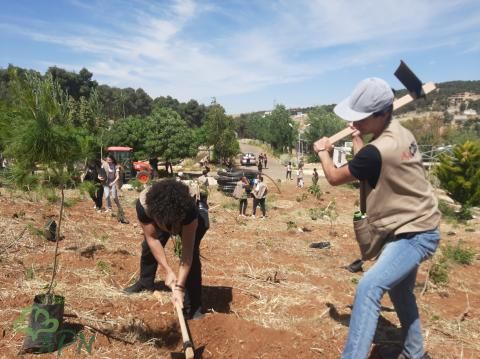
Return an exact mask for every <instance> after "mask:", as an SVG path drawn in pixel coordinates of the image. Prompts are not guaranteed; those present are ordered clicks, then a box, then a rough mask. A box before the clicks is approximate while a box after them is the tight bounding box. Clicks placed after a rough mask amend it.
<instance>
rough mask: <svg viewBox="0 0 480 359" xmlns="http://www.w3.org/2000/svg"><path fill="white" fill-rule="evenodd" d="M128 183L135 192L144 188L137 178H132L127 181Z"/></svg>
mask: <svg viewBox="0 0 480 359" xmlns="http://www.w3.org/2000/svg"><path fill="white" fill-rule="evenodd" d="M149 181H150V180H149ZM128 184H129V185H131V186H132V187H133V189H134V190H135V191H137V192H142V191H143V189H144V188H145V186H144V185H143V183H142V182H140V181H139V180H138V179H137V178H132V179H131V180H130V181H128Z"/></svg>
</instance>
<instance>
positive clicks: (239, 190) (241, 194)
mask: <svg viewBox="0 0 480 359" xmlns="http://www.w3.org/2000/svg"><path fill="white" fill-rule="evenodd" d="M267 192H268V187H267V185H266V184H265V183H264V182H263V176H262V175H261V174H258V175H257V177H256V178H255V179H254V180H253V181H252V183H250V182H249V181H248V179H247V177H242V178H241V179H240V180H239V181H238V182H237V185H236V186H235V190H234V191H233V197H234V198H236V199H238V201H239V216H241V217H246V216H247V207H248V198H249V197H252V198H253V204H252V205H253V210H252V218H255V216H256V214H257V207H258V206H260V209H261V211H262V217H261V218H265V217H266V216H267V212H266V206H265V201H266V198H267Z"/></svg>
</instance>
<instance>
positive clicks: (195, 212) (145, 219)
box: [136, 200, 198, 225]
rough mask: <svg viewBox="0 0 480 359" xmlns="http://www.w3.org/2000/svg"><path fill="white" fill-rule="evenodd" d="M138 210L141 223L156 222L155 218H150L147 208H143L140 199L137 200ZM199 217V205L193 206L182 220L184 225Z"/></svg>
mask: <svg viewBox="0 0 480 359" xmlns="http://www.w3.org/2000/svg"><path fill="white" fill-rule="evenodd" d="M136 210H137V218H138V220H139V221H140V222H141V223H143V224H149V223H155V222H154V220H153V219H152V218H150V217H149V216H148V215H147V213H146V212H145V208H143V206H142V204H141V203H140V200H137V205H136ZM197 217H198V208H197V206H193V207H192V210H191V211H190V212H189V213H187V216H186V217H185V220H184V221H183V222H182V225H187V224H189V223H191V222H192V221H193V220H194V219H196V218H197Z"/></svg>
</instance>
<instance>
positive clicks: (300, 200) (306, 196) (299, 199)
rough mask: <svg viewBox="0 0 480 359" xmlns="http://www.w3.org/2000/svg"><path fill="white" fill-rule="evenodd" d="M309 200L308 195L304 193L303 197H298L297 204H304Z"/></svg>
mask: <svg viewBox="0 0 480 359" xmlns="http://www.w3.org/2000/svg"><path fill="white" fill-rule="evenodd" d="M307 198H308V195H307V194H306V193H302V195H301V196H297V202H302V201H304V200H306V199H307Z"/></svg>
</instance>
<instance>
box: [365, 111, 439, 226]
mask: <svg viewBox="0 0 480 359" xmlns="http://www.w3.org/2000/svg"><path fill="white" fill-rule="evenodd" d="M370 144H371V145H374V146H375V147H376V148H377V149H378V150H379V151H380V155H381V158H382V169H381V172H380V176H379V178H378V182H377V185H376V187H375V188H374V189H372V188H371V187H370V186H368V184H367V185H366V187H367V190H366V192H367V201H366V204H367V218H368V222H369V224H370V225H371V226H373V227H375V228H376V229H378V230H379V231H385V232H388V233H390V235H391V234H395V235H398V234H401V233H410V232H424V231H428V230H432V229H435V228H436V227H438V225H439V223H440V212H439V210H438V206H437V199H436V197H435V196H434V194H433V190H432V186H431V185H430V182H428V180H427V179H426V178H425V170H424V168H423V165H422V156H421V154H420V151H419V149H418V145H417V142H416V140H415V137H414V136H413V135H412V133H411V132H410V131H409V130H407V129H406V128H405V127H403V126H402V125H400V123H398V121H396V120H392V122H391V123H390V125H389V126H388V127H387V128H386V129H385V130H384V131H383V132H382V134H381V135H380V136H379V137H378V138H377V139H375V140H373V141H372V142H370Z"/></svg>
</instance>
